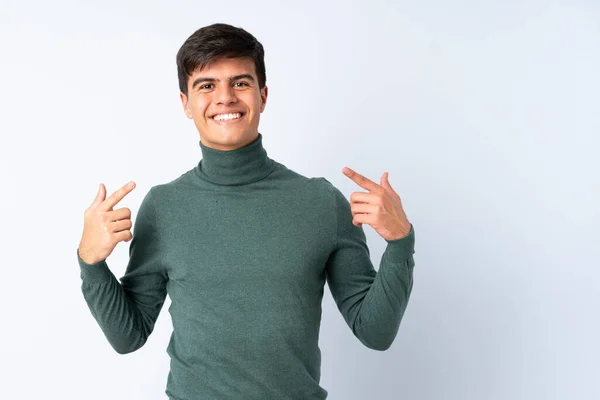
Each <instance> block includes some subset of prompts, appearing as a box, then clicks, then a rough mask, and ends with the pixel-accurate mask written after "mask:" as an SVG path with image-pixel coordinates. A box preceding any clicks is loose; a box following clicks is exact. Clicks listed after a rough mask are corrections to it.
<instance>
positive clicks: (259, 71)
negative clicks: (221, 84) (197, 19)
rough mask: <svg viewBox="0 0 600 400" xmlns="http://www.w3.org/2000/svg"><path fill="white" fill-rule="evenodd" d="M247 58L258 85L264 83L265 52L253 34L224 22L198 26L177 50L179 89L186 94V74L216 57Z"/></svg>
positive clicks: (265, 79)
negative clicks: (254, 72) (250, 60)
mask: <svg viewBox="0 0 600 400" xmlns="http://www.w3.org/2000/svg"><path fill="white" fill-rule="evenodd" d="M221 57H223V58H238V57H249V58H251V59H252V60H253V61H254V66H255V68H256V75H257V77H258V86H259V87H260V88H261V89H262V88H263V87H264V86H265V84H266V83H267V76H266V72H265V51H264V49H263V46H262V44H260V42H259V41H258V40H256V38H255V37H254V36H252V35H251V34H250V33H248V32H247V31H245V30H244V29H242V28H238V27H235V26H231V25H228V24H221V23H219V24H213V25H208V26H205V27H203V28H200V29H198V30H197V31H196V32H194V33H193V34H192V35H191V36H190V37H189V38H187V40H186V41H185V42H184V43H183V45H182V46H181V48H180V49H179V51H178V52H177V77H178V79H179V90H181V92H183V93H184V94H185V95H186V96H187V94H188V92H187V84H188V79H189V77H190V76H191V75H192V74H193V73H194V71H196V70H197V69H202V68H204V67H205V66H206V65H207V64H208V63H209V62H211V61H212V60H214V59H216V58H221Z"/></svg>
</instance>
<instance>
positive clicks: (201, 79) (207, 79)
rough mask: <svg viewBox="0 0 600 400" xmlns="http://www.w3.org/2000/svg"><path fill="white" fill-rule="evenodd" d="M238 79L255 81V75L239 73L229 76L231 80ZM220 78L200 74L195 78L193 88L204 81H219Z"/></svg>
mask: <svg viewBox="0 0 600 400" xmlns="http://www.w3.org/2000/svg"><path fill="white" fill-rule="evenodd" d="M238 79H248V80H249V81H251V82H254V77H253V76H252V75H250V74H239V75H234V76H231V77H229V81H230V82H231V81H237V80H238ZM218 81H219V80H218V79H215V78H209V77H206V76H200V77H198V78H196V79H195V80H194V83H193V84H192V89H194V88H195V87H196V86H197V85H199V84H200V83H202V82H218Z"/></svg>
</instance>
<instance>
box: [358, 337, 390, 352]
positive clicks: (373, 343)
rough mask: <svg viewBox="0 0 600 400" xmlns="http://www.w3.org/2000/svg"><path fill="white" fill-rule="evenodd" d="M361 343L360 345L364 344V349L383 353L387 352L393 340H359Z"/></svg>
mask: <svg viewBox="0 0 600 400" xmlns="http://www.w3.org/2000/svg"><path fill="white" fill-rule="evenodd" d="M360 341H361V342H362V344H364V345H365V346H366V347H368V348H369V349H371V350H377V351H385V350H388V349H389V348H390V347H391V346H392V343H394V338H393V337H391V338H377V339H375V340H374V339H371V340H364V339H361V340H360Z"/></svg>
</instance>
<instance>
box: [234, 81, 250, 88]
mask: <svg viewBox="0 0 600 400" xmlns="http://www.w3.org/2000/svg"><path fill="white" fill-rule="evenodd" d="M233 85H234V86H236V87H244V86H250V85H248V82H244V81H239V82H236V83H234V84H233Z"/></svg>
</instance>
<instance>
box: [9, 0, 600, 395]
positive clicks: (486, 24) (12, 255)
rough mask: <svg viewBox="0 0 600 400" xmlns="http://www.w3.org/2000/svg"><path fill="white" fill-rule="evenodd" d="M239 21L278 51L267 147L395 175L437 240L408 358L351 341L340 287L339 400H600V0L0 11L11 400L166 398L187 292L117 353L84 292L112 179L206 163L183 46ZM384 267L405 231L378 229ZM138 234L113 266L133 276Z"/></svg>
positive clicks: (136, 4)
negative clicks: (216, 26)
mask: <svg viewBox="0 0 600 400" xmlns="http://www.w3.org/2000/svg"><path fill="white" fill-rule="evenodd" d="M214 22H226V23H230V24H233V25H236V26H241V27H243V28H245V29H247V30H248V31H249V32H251V33H252V34H254V35H255V36H256V37H257V38H258V39H259V40H260V41H261V42H262V43H263V45H264V46H265V50H266V69H267V84H268V86H269V89H270V90H269V98H268V103H267V107H266V110H265V112H264V113H263V114H262V119H261V124H260V129H259V130H260V132H261V133H262V134H263V136H264V145H265V148H266V149H267V152H268V154H269V156H270V157H272V158H274V159H275V160H277V161H279V162H281V163H283V164H285V165H286V166H288V167H289V168H291V169H294V170H295V171H297V172H299V173H301V174H304V175H306V176H324V177H326V178H327V179H328V180H330V181H331V182H332V183H333V184H334V185H336V186H337V187H338V188H340V190H342V191H343V192H344V194H346V195H347V196H348V197H349V196H350V194H351V193H352V192H353V191H355V190H360V188H358V187H357V186H356V185H355V184H354V183H353V182H352V181H350V180H349V179H348V178H346V177H345V176H343V175H342V173H341V169H342V167H344V166H345V165H347V166H350V167H352V168H354V169H356V170H357V171H358V172H360V173H363V174H365V175H366V176H368V177H370V178H371V179H373V180H376V181H377V182H378V181H379V178H380V176H381V174H382V173H383V172H385V171H389V178H390V181H391V184H392V186H393V187H394V188H395V189H396V191H397V192H398V193H399V194H400V196H401V197H402V199H403V203H404V207H405V210H406V213H407V215H408V217H409V219H410V220H411V222H412V223H413V224H414V227H415V232H416V254H415V261H416V267H415V285H414V290H413V295H412V298H411V300H410V304H409V306H408V309H407V311H406V314H405V317H404V320H403V322H402V325H401V328H400V332H399V334H398V336H397V338H396V341H395V342H394V344H393V346H392V347H391V349H389V350H388V351H386V352H376V351H373V350H369V349H367V348H366V347H363V346H362V345H361V344H360V343H359V342H358V340H357V339H356V338H354V337H353V336H352V333H351V331H350V329H349V328H348V327H347V326H346V325H345V323H344V321H343V319H342V317H341V315H340V314H339V312H338V310H337V309H336V307H335V305H334V303H333V301H332V299H331V296H330V294H329V291H328V289H326V296H325V299H324V302H323V308H324V310H323V323H322V331H321V340H320V345H321V349H322V353H323V364H322V380H321V384H322V386H323V387H325V388H326V389H327V390H328V391H329V393H330V397H329V398H330V399H332V400H340V399H342V400H354V399H386V400H387V399H399V400H403V399H411V400H413V399H414V400H438V399H445V400H446V399H457V400H482V399H485V400H504V399H510V400H517V399H518V400H531V399H551V400H558V399H578V400H592V399H598V398H600V384H599V382H600V381H599V380H598V378H599V377H600V344H599V338H600V290H599V289H600V283H599V282H600V254H599V243H600V234H599V226H600V213H599V212H598V207H599V204H600V184H599V178H598V174H599V171H600V161H599V158H600V157H599V152H600V139H599V134H600V101H599V97H598V94H599V93H600V78H599V74H598V72H599V71H600V5H599V3H598V2H596V1H592V0H589V1H566V0H565V1H542V0H536V1H534V0H531V1H515V0H509V1H500V0H496V1H487V2H478V1H475V0H471V1H467V0H463V1H452V2H447V1H443V0H425V1H419V2H417V1H412V2H410V1H392V0H388V1H384V0H377V1H375V0H370V1H368V2H367V1H363V2H351V3H350V2H342V1H334V2H324V1H319V2H311V1H303V2H295V3H291V4H284V3H283V2H278V1H260V0H259V1H253V2H241V1H228V2H215V1H213V2H199V1H173V2H168V3H167V2H160V1H156V0H154V1H141V0H127V1H125V0H123V1H116V0H110V1H88V2H81V1H75V0H73V1H65V0H57V1H53V2H43V1H39V0H38V1H29V2H27V1H24V2H16V1H12V2H10V1H6V0H2V2H1V3H0V44H1V46H0V54H1V55H0V57H1V58H0V68H1V69H0V89H1V90H0V107H1V110H2V113H1V116H0V135H1V139H0V182H1V185H0V190H1V196H0V210H1V216H0V221H1V222H0V226H1V229H0V235H1V240H0V246H1V247H2V249H1V255H2V261H1V271H2V297H1V298H2V300H1V302H0V321H1V328H0V344H1V345H0V382H1V384H0V398H3V399H36V400H37V399H86V400H96V399H98V400H99V399H115V400H117V399H144V400H149V399H165V398H166V396H165V394H164V389H165V384H166V378H167V373H168V369H169V359H168V356H167V354H166V351H165V349H166V346H167V344H168V339H169V335H170V332H171V320H170V316H169V314H168V311H167V308H168V306H169V304H170V301H169V300H167V302H166V303H165V305H164V307H163V311H162V313H161V315H160V317H159V319H158V323H157V326H156V329H155V331H154V333H153V334H152V335H151V336H150V339H149V341H148V343H147V344H146V345H145V346H144V347H143V348H142V349H140V350H138V351H137V352H135V353H133V354H129V355H126V356H122V355H119V354H117V353H116V352H114V350H112V348H111V347H110V346H109V344H108V342H107V341H106V339H105V338H104V335H103V334H102V332H101V330H100V328H99V327H98V326H97V324H96V322H95V320H94V319H93V317H92V316H91V313H90V312H89V310H88V308H87V305H86V304H85V301H84V299H83V296H82V294H81V292H80V283H81V282H80V278H79V267H78V265H77V261H76V248H77V245H78V243H79V239H80V237H81V232H82V228H83V212H84V210H85V209H86V208H87V207H88V206H89V204H90V203H91V202H92V200H93V198H94V196H95V194H96V191H97V188H98V184H99V183H100V182H103V183H105V184H106V186H107V189H108V191H109V192H113V191H114V190H116V189H117V188H118V187H120V186H121V185H123V184H124V183H126V182H127V181H129V180H134V181H136V182H137V185H138V186H137V188H136V189H135V190H134V191H133V192H132V193H131V194H130V195H129V196H128V197H126V198H125V200H123V202H122V203H120V205H122V206H127V207H130V208H131V209H132V211H133V219H135V215H136V213H137V210H138V207H139V204H140V202H141V200H142V198H143V197H144V195H145V194H146V193H147V191H148V190H149V189H150V187H152V186H153V185H156V184H160V183H165V182H168V181H170V180H172V179H175V178H176V177H178V176H179V175H180V174H182V173H183V172H185V171H187V170H188V169H190V168H192V167H193V166H194V165H196V164H197V163H198V161H199V160H200V157H201V152H200V147H199V144H198V140H199V136H198V133H197V131H196V130H195V127H194V126H193V123H192V122H191V121H190V120H188V119H187V118H186V117H185V116H184V113H183V111H182V108H181V105H180V100H179V91H178V86H177V73H176V65H175V55H176V52H177V50H178V49H179V47H180V46H181V44H183V42H184V41H185V39H186V38H187V37H188V36H189V35H191V34H192V33H193V32H194V31H195V30H196V29H198V28H200V27H201V26H204V25H208V24H211V23H214ZM365 232H366V234H367V239H368V243H369V246H370V249H371V255H372V260H373V263H374V264H375V265H376V266H378V265H379V261H380V257H381V254H382V253H383V250H384V246H385V243H384V240H383V239H382V238H381V237H379V236H378V235H377V234H376V233H375V232H374V231H373V230H372V229H371V228H370V227H368V226H365ZM127 255H128V244H125V243H120V244H119V245H118V246H117V248H116V249H115V251H114V252H113V254H112V255H111V256H110V257H109V259H108V263H109V266H110V267H111V269H112V271H113V272H114V273H115V274H116V275H117V276H118V277H120V276H122V274H123V273H124V270H125V266H126V262H127Z"/></svg>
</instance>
